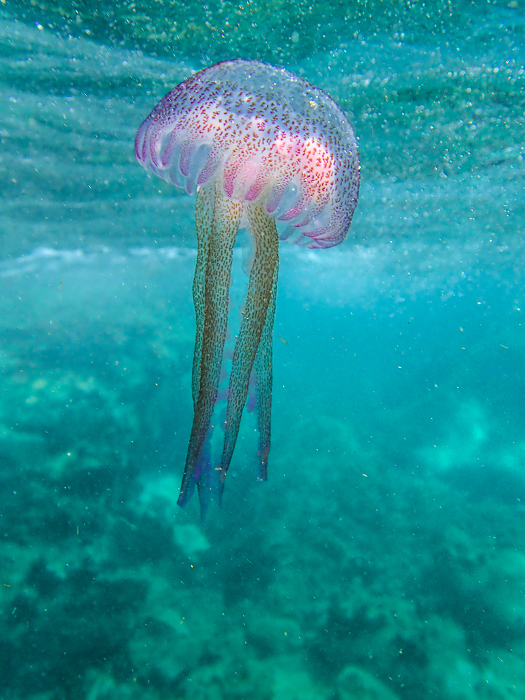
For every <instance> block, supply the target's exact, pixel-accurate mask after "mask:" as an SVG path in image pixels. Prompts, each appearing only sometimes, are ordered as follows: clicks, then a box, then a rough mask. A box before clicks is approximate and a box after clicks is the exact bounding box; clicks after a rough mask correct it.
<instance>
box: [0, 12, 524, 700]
mask: <svg viewBox="0 0 525 700" xmlns="http://www.w3.org/2000/svg"><path fill="white" fill-rule="evenodd" d="M107 4H108V3H105V6H107ZM449 5H450V7H452V8H454V7H456V5H457V8H458V9H457V14H456V15H455V16H451V17H449V24H446V26H443V27H441V29H440V31H438V29H439V22H444V20H443V16H444V15H443V14H442V10H443V7H444V5H442V4H439V3H436V4H435V11H436V15H435V17H434V16H433V15H432V3H430V4H429V3H427V7H430V10H429V13H430V14H428V21H427V24H426V25H425V26H423V25H421V27H423V28H421V27H420V25H419V24H418V23H417V22H416V23H415V25H410V26H409V27H408V28H407V30H406V33H405V32H404V31H403V26H402V18H401V20H399V17H398V18H397V20H396V21H397V24H396V25H395V27H394V26H393V27H389V25H388V21H387V20H385V22H384V23H383V24H382V25H381V26H379V25H378V24H377V23H376V24H374V25H373V31H372V29H370V30H369V31H368V33H367V17H366V16H364V17H363V16H362V17H360V20H359V26H358V30H356V31H353V27H352V24H351V22H350V21H348V22H347V23H346V24H344V23H343V24H341V25H340V26H339V28H338V29H337V28H335V29H334V27H333V26H331V27H330V28H329V31H328V30H327V37H328V38H326V42H325V43H326V46H323V41H321V40H320V41H319V42H318V43H317V44H316V45H315V50H314V51H313V53H312V52H310V53H309V52H308V51H303V53H301V52H299V51H298V49H297V47H298V46H299V47H300V46H301V42H304V41H305V38H304V33H303V32H304V27H305V26H307V21H308V22H311V23H313V24H312V26H314V25H315V12H314V14H313V16H312V15H311V14H310V15H309V16H308V18H307V20H305V24H304V25H301V31H300V32H295V35H294V34H292V33H291V29H290V31H289V32H288V33H289V35H290V36H289V42H290V43H289V46H290V52H289V54H286V52H284V53H281V54H275V55H273V54H272V47H271V46H270V47H269V48H268V52H269V53H268V54H264V52H262V49H260V47H259V48H258V46H259V45H256V42H255V39H254V42H255V43H254V44H253V46H251V47H250V48H247V49H246V50H247V51H248V53H249V52H250V51H251V52H252V53H249V55H250V56H252V55H253V54H254V52H255V54H256V55H257V56H258V57H260V58H263V59H264V60H272V59H274V60H275V61H277V62H278V60H279V58H280V60H281V62H286V64H287V65H288V67H290V68H293V69H294V70H296V71H297V72H300V73H301V74H302V75H304V76H305V77H307V78H309V79H310V80H312V81H313V82H315V83H316V84H318V85H319V86H320V87H323V88H324V89H326V90H328V91H329V92H330V93H331V94H332V95H333V96H334V97H335V98H336V99H337V100H338V101H339V102H340V103H341V105H342V106H343V108H344V109H345V110H346V112H347V114H348V115H349V116H350V118H351V119H352V122H353V123H354V125H355V128H356V133H357V134H358V137H359V143H360V149H361V155H362V162H363V171H362V177H363V183H362V190H361V199H360V204H359V207H358V211H357V213H356V216H355V220H354V223H353V225H352V229H351V235H350V236H349V239H348V241H347V242H345V243H344V244H343V245H342V246H340V247H339V248H338V249H332V250H328V251H321V252H315V253H314V252H312V251H308V250H306V249H299V248H296V247H293V246H290V245H287V244H282V247H281V274H280V282H279V291H278V302H277V315H276V321H275V333H274V394H273V397H274V409H273V444H272V451H271V455H270V466H269V478H268V482H267V483H257V482H256V480H255V477H254V473H253V454H254V450H255V440H254V424H253V419H252V417H251V416H250V415H246V416H245V417H244V420H243V426H242V429H241V435H240V439H239V443H238V445H237V449H236V452H235V456H234V460H233V462H232V466H231V468H230V471H229V473H228V478H227V484H226V491H225V497H224V502H223V507H222V510H221V511H219V509H218V508H216V507H214V508H212V509H211V510H210V512H209V514H208V517H207V520H206V522H205V523H202V522H201V521H200V517H199V510H198V502H197V498H196V497H194V498H193V500H192V501H191V502H190V504H189V505H188V506H187V507H186V508H185V509H180V508H178V507H177V506H176V498H177V495H178V487H179V484H180V478H181V474H182V467H183V463H184V457H185V451H186V445H187V439H188V435H189V431H190V427H191V420H192V405H191V362H192V353H193V339H194V317H193V307H192V300H191V283H192V274H193V267H194V263H195V237H194V231H193V207H194V201H193V200H192V199H190V198H188V197H185V196H183V195H181V194H178V193H176V192H175V191H174V190H173V188H169V187H168V186H167V185H166V184H165V183H163V182H160V181H158V180H154V179H153V178H151V177H148V176H147V175H146V173H145V172H144V171H143V170H142V169H141V168H140V167H139V166H138V165H137V164H136V163H135V162H134V159H133V152H132V144H133V137H134V133H135V131H136V129H137V127H138V126H139V124H140V122H141V120H142V119H143V118H144V117H145V116H146V115H147V114H148V112H149V110H150V109H151V108H152V107H153V106H154V105H155V104H156V102H157V101H158V99H160V97H161V96H162V95H163V94H164V93H165V92H166V91H167V90H168V89H169V88H170V87H172V86H173V85H174V84H176V83H177V82H178V81H179V80H182V79H183V78H184V77H186V76H187V75H189V74H190V72H191V71H192V70H195V69H197V68H199V67H201V66H202V65H205V63H206V61H207V60H208V62H211V61H212V60H218V59H219V58H225V57H227V55H229V54H228V44H227V42H226V39H224V33H223V34H222V37H223V43H222V44H220V45H219V46H218V48H217V50H216V52H215V53H213V52H212V50H211V48H210V46H211V45H212V43H210V42H211V40H209V41H208V43H207V44H205V47H206V51H207V53H205V55H200V54H199V53H198V51H197V49H195V51H194V52H193V53H191V52H190V49H189V48H188V46H190V45H188V46H186V44H185V45H184V46H182V45H181V46H182V48H180V51H179V54H177V55H176V56H175V57H174V58H173V57H171V58H170V57H169V56H167V55H166V54H167V53H168V52H167V51H164V52H162V51H161V50H160V48H161V47H160V44H159V46H156V44H155V42H156V41H157V42H161V39H162V33H161V30H159V31H158V32H157V33H155V27H152V29H151V30H148V31H150V35H149V39H148V41H149V44H147V46H146V47H145V50H142V49H140V50H139V49H137V48H136V44H134V43H133V42H134V41H138V40H137V39H136V37H135V39H134V38H133V37H132V38H129V37H128V39H129V41H128V42H127V43H126V41H124V40H122V41H121V40H120V39H119V40H118V41H117V40H116V39H115V40H113V39H111V37H110V38H109V39H108V38H107V37H104V36H103V33H102V30H100V34H99V35H97V33H96V29H97V27H96V26H95V25H91V24H89V17H87V16H86V13H84V16H82V13H81V14H79V13H78V10H75V7H76V5H75V3H71V2H70V3H66V6H65V10H64V15H63V16H66V17H69V18H71V16H73V15H74V12H75V11H76V12H77V15H78V17H80V20H75V19H73V20H71V22H70V24H67V26H66V24H64V27H65V28H64V27H62V30H61V31H58V30H57V26H58V25H57V22H56V21H55V19H56V17H55V15H53V17H55V19H53V21H51V20H50V21H49V22H47V21H46V20H47V18H48V15H49V17H51V14H50V13H51V11H50V10H46V8H45V6H42V5H38V4H37V3H33V4H32V5H31V6H30V5H29V3H27V8H29V9H27V8H25V7H24V3H21V2H18V3H13V4H12V5H9V2H7V3H3V5H2V12H3V14H2V16H1V19H0V40H1V42H0V48H1V51H0V90H1V98H2V99H1V101H0V105H1V106H0V138H1V140H2V147H1V151H0V179H1V181H2V183H3V184H2V192H1V196H2V205H1V209H0V235H1V241H0V253H1V259H0V328H1V335H0V337H1V341H2V342H1V360H2V361H1V368H2V386H1V389H2V391H1V402H0V462H1V468H0V485H1V487H0V578H1V580H0V592H1V596H2V597H1V609H0V697H1V698H2V700H15V699H16V700H22V699H23V700H26V699H27V700H62V699H68V700H69V699H70V698H71V699H77V698H78V699H82V700H83V699H84V698H85V699H86V700H102V699H104V700H105V699H108V700H109V699H110V698H111V699H112V700H113V699H115V698H118V699H120V698H130V699H135V698H137V699H140V700H142V699H144V700H168V699H169V700H175V699H176V700H185V699H192V700H193V699H195V700H219V699H222V698H224V699H230V698H231V699H235V700H248V699H250V700H310V699H311V700H314V699H315V700H358V699H359V700H395V699H396V698H397V699H401V698H407V699H410V700H430V699H432V700H433V699H438V698H439V699H443V700H445V699H446V700H474V699H476V700H480V699H487V700H488V699H497V700H508V699H509V700H510V699H511V698H523V697H524V696H525V597H524V593H525V531H524V521H525V478H524V462H525V435H524V419H525V402H524V397H525V392H524V390H525V373H524V356H525V338H524V325H525V321H523V309H524V306H523V305H525V300H523V301H522V287H523V281H524V278H523V272H522V269H523V267H522V266H523V254H524V246H523V241H522V235H523V228H524V225H523V222H524V207H523V184H524V176H523V152H524V141H523V133H524V131H523V121H524V119H523V114H524V102H525V100H524V97H523V94H524V93H523V91H524V85H523V82H524V71H523V59H524V57H525V52H524V50H523V48H522V47H523V34H524V27H525V23H524V19H523V14H522V11H523V5H522V3H521V2H513V3H508V4H507V3H501V4H498V3H494V4H492V5H489V6H488V7H489V9H487V10H486V11H485V10H484V11H483V12H478V14H476V12H474V11H471V10H472V7H470V6H469V4H468V3H463V4H460V3H457V4H456V5H454V3H452V4H450V3H449ZM151 6H152V7H153V8H154V3H152V4H151ZM224 6H225V5H224ZM248 6H249V3H248V4H247V5H246V6H245V7H244V9H243V8H242V7H240V6H239V7H240V10H239V13H238V16H239V17H241V19H242V18H243V17H244V15H243V12H244V13H245V14H246V12H248V10H247V9H246V7H248ZM126 7H127V6H126ZM129 7H131V8H134V7H135V6H134V5H130V6H129ZM228 7H229V8H230V10H231V8H232V4H231V3H230V4H229V5H228ZM279 7H280V11H281V12H282V13H285V19H286V8H284V7H281V6H279ZM301 7H302V6H301ZM320 7H323V8H325V10H324V11H325V14H324V15H323V17H324V16H325V15H326V6H325V5H322V6H320ZM337 7H339V9H340V6H337ZM392 7H393V6H392ZM21 8H22V9H21ZM35 8H36V9H35ZM72 8H73V9H72ZM26 9H27V12H26ZM299 9H300V8H299ZM175 10H176V8H175V9H173V8H172V9H171V11H175ZM438 10H439V12H438ZM144 11H145V10H144ZM319 11H321V10H319ZM130 12H131V10H130ZM152 12H153V11H152ZM440 12H441V14H439V13H440ZM462 12H463V15H462V14H461V13H462ZM31 13H33V14H31ZM38 13H39V14H38ZM68 13H69V14H68ZM55 14H56V13H55ZM57 16H58V15H57ZM164 16H165V13H164V14H163V15H162V17H164ZM160 17H161V15H160V14H157V15H153V14H152V19H151V22H154V20H155V18H157V20H158V22H160V21H161V19H159V18H160ZM196 17H197V19H195V20H194V25H192V26H193V27H195V26H196V27H197V29H198V28H199V27H200V26H201V25H199V19H198V16H197V15H196ZM383 19H384V18H383ZM434 20H436V21H435V22H434V24H432V22H433V21H434ZM437 20H439V22H438V21H437ZM57 21H58V20H57ZM144 21H145V20H144ZM162 21H164V19H162ZM188 21H189V20H188ZM192 21H193V20H192ZM239 21H241V20H239ZM261 21H262V22H263V25H264V21H265V20H264V18H263V20H261ZM267 21H270V20H267ZM371 21H372V20H370V22H371ZM400 21H401V25H400V24H399V22H400ZM407 22H408V20H407ZM83 23H84V24H83ZM284 24H285V25H286V22H284ZM97 26H98V25H97ZM123 26H124V25H123ZM163 26H164V25H163ZM202 26H204V25H202ZM246 26H250V25H249V23H248V24H246V22H245V23H244V24H242V26H241V29H240V31H244V32H247V31H248V30H247V29H246ZM414 26H415V27H416V28H415V29H414ZM71 27H73V28H75V27H76V30H75V31H73V29H71ZM86 27H87V29H86ZM90 27H91V29H90ZM433 27H434V28H435V27H437V28H438V29H435V31H434V29H433ZM454 28H456V29H457V31H456V32H455V33H454V31H453V30H454ZM59 29H60V27H59ZM66 29H67V31H66ZM161 29H162V27H161ZM292 29H293V27H292ZM68 31H71V36H69V34H68V33H67V32H68ZM122 31H123V32H124V30H122ZM162 31H164V30H163V29H162ZM191 31H193V32H194V33H195V34H196V33H197V30H196V29H192V30H191ZM204 31H205V30H203V32H204ZM209 31H210V32H211V29H210V30H209ZM283 31H285V32H286V31H288V29H286V27H285V29H283ZM188 32H189V34H187V35H186V34H184V36H186V37H188V36H190V34H191V32H190V30H188ZM330 32H331V33H330ZM337 32H339V35H338V36H335V34H336V33H337ZM381 32H382V33H381ZM418 32H419V33H418ZM462 32H463V33H462ZM120 36H121V35H119V37H120ZM180 36H181V37H182V36H183V35H182V34H181V35H180ZM203 36H204V34H203ZM206 36H207V35H206ZM159 37H160V38H159ZM124 38H125V37H124ZM190 38H191V36H190ZM248 38H249V37H248ZM208 39H209V37H208ZM181 41H183V39H181ZM188 41H189V40H188ZM236 41H237V43H236V44H235V45H234V47H233V48H232V49H231V50H232V51H235V55H239V52H240V51H241V49H240V48H239V47H240V46H241V44H242V42H241V41H240V39H239V37H238V35H237V40H236ZM275 41H276V45H277V39H276V40H275ZM270 43H271V42H270ZM254 47H255V48H254ZM155 48H157V50H155ZM281 48H282V47H281ZM296 49H297V50H296ZM275 50H277V49H275ZM294 51H295V53H294ZM184 52H186V54H185V53H184ZM221 52H222V53H221ZM257 52H259V53H257ZM261 52H262V53H261ZM239 259H240V252H239V253H238V254H236V260H237V262H236V270H235V275H234V277H235V280H236V282H235V284H236V285H237V284H238V282H239V280H240V279H241V278H242V272H241V271H240V264H239ZM236 290H237V287H234V292H236ZM522 304H523V305H522ZM522 324H523V325H522Z"/></svg>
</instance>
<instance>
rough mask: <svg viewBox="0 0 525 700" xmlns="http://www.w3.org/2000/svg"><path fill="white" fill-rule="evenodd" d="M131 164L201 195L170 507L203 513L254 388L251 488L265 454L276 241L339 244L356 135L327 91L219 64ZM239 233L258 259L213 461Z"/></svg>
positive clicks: (174, 94) (164, 111)
mask: <svg viewBox="0 0 525 700" xmlns="http://www.w3.org/2000/svg"><path fill="white" fill-rule="evenodd" d="M135 154H136V156H137V159H138V161H139V162H140V163H141V164H142V165H143V166H144V167H145V168H146V169H148V170H150V171H151V172H153V173H154V174H155V175H158V176H159V177H162V178H163V179H165V180H166V181H167V182H170V183H172V184H173V185H175V186H176V187H178V188H180V189H183V190H184V191H185V192H187V193H188V194H193V193H194V192H197V206H196V229H197V240H198V253H197V264H196V270H195V278H194V284H193V297H194V303H195V312H196V321H197V331H196V340H195V354H194V360H193V380H192V391H193V402H194V420H193V426H192V431H191V436H190V440H189V446H188V454H187V458H186V466H185V470H184V476H183V479H182V485H181V491H180V495H179V500H178V503H179V504H180V505H185V503H186V502H187V501H188V499H189V497H190V496H191V494H192V492H193V490H194V488H195V485H197V487H198V490H199V497H200V502H201V512H202V513H204V512H205V510H206V507H207V503H208V501H209V499H210V496H211V495H212V494H213V493H215V494H216V496H217V499H218V501H219V503H220V501H221V497H222V491H223V488H224V479H225V476H226V472H227V470H228V467H229V464H230V461H231V458H232V455H233V450H234V447H235V442H236V440H237V435H238V431H239V425H240V420H241V414H242V411H243V408H244V405H245V403H246V398H247V393H248V387H249V385H250V383H251V384H252V385H255V394H256V413H257V426H258V431H259V445H258V452H257V461H258V477H259V478H260V479H262V480H265V479H266V470H267V461H268V453H269V450H270V412H271V394H272V388H271V386H272V345H271V341H272V327H273V318H274V314H275V298H276V289H277V273H278V243H279V234H280V237H281V238H282V239H288V240H290V241H292V242H294V243H298V244H301V245H308V246H309V247H310V248H328V247H331V246H334V245H338V244H339V243H341V242H342V241H343V240H344V238H345V236H346V235H347V232H348V229H349V226H350V223H351V221H352V216H353V213H354V210H355V207H356V204H357V198H358V193H359V155H358V149H357V143H356V139H355V136H354V132H353V130H352V127H351V126H350V123H349V122H348V119H347V118H346V116H345V115H344V113H343V112H342V111H341V109H340V108H339V107H338V106H337V104H336V103H335V102H334V101H333V100H332V99H331V98H330V97H329V96H328V95H326V94H325V93H324V92H322V91H321V90H319V89H317V88H315V87H313V86H312V85H310V84H309V83H308V82H307V81H306V80H303V79H301V78H299V77H297V76H295V75H294V74H293V73H290V72H289V71H287V70H285V69H284V68H277V67H274V66H270V65H267V64H264V63H260V62H258V61H245V60H234V61H224V62H222V63H218V64H216V65H214V66H211V67H209V68H206V69H204V70H202V71H200V72H198V73H196V74H195V75H193V76H191V77H190V78H188V79H187V80H185V81H184V82H182V83H181V84H180V85H178V86H177V87H175V88H174V89H173V90H172V91H171V92H170V93H169V94H168V95H166V96H165V97H164V98H163V99H162V100H161V101H160V102H159V104H158V105H157V106H156V107H155V109H154V110H153V112H152V113H151V114H150V116H149V117H148V118H147V119H146V120H145V121H144V123H143V124H142V125H141V127H140V128H139V130H138V133H137V136H136V140H135ZM240 226H246V228H247V229H248V231H249V233H250V235H251V238H252V243H253V248H254V255H253V260H252V262H251V266H250V279H249V283H248V291H247V297H246V304H245V308H244V313H243V316H242V320H241V324H240V329H239V333H238V337H237V341H236V345H235V349H234V352H233V358H232V366H231V372H230V378H229V388H228V392H227V397H228V399H227V400H228V403H227V407H226V418H225V421H224V445H223V449H222V455H221V458H220V462H219V464H218V465H217V466H215V467H214V466H213V465H212V463H211V457H210V450H209V436H210V431H211V419H212V414H213V410H214V407H215V403H216V401H217V396H218V387H219V379H220V375H221V367H222V361H223V354H224V345H225V339H226V330H227V325H228V302H229V291H228V288H229V284H230V270H231V264H232V256H233V245H234V242H235V237H236V235H237V231H238V229H239V227H240Z"/></svg>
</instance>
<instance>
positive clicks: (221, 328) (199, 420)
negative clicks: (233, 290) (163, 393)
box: [178, 185, 242, 512]
mask: <svg viewBox="0 0 525 700" xmlns="http://www.w3.org/2000/svg"><path fill="white" fill-rule="evenodd" d="M199 196H200V191H199ZM202 200H203V201H202V205H201V206H202V213H203V219H202V220H201V222H200V223H201V224H202V226H203V227H204V228H205V226H206V222H207V221H208V218H207V214H205V209H206V203H207V204H208V206H209V205H210V202H211V200H209V199H207V195H205V194H203V195H202ZM241 214H242V202H241V201H239V200H237V199H233V198H229V197H227V196H226V195H225V194H224V193H223V192H222V189H221V187H220V185H216V187H215V201H214V207H213V219H212V222H211V233H210V235H209V243H208V253H207V255H206V254H205V252H204V251H202V254H201V255H200V258H199V256H198V263H200V264H201V267H200V268H199V267H198V269H197V271H196V281H195V283H194V293H196V294H200V295H201V297H200V298H195V308H196V313H197V335H196V345H195V353H196V354H198V355H199V357H198V358H197V359H194V369H193V391H194V397H195V395H196V396H197V398H196V401H195V415H194V417H193V426H192V429H191V436H190V441H189V445H188V454H187V457H186V466H185V468H184V475H183V477H182V485H181V489H180V494H179V499H178V504H179V505H181V506H183V505H185V504H186V503H187V501H188V499H189V498H190V496H191V494H192V492H193V489H194V487H195V484H197V486H198V489H199V498H200V501H201V512H204V510H205V508H206V505H207V502H208V500H209V490H210V488H211V486H210V482H211V474H210V473H209V472H210V470H211V466H210V462H209V458H208V456H207V453H206V451H205V450H204V449H203V448H204V447H205V445H206V441H207V438H208V437H209V432H210V429H211V418H212V415H213V410H214V407H215V402H216V399H217V392H218V386H219V378H220V372H221V364H222V356H223V351H224V342H225V340H226V329H227V324H228V306H229V304H228V302H229V286H230V276H231V266H232V257H233V245H234V243H235V237H236V235H237V230H238V228H239V224H240V220H241ZM201 234H202V240H203V245H205V241H206V240H208V237H207V236H206V234H205V231H204V230H203V231H201ZM199 246H201V239H199ZM204 269H205V272H204V275H203V270H204ZM202 292H204V294H203V296H204V314H202V311H203V308H202ZM199 314H200V316H199ZM194 400H195V398H194Z"/></svg>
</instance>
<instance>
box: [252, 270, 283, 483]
mask: <svg viewBox="0 0 525 700" xmlns="http://www.w3.org/2000/svg"><path fill="white" fill-rule="evenodd" d="M278 274H279V261H277V264H276V266H275V269H274V273H273V286H272V293H271V297H270V304H269V305H268V311H267V313H266V321H265V323H264V328H263V332H262V334H261V340H260V341H259V347H258V349H257V354H256V356H255V365H254V371H255V396H256V410H257V429H258V431H259V444H258V449H257V479H258V480H259V481H266V475H267V471H268V455H269V453H270V437H271V435H270V433H271V412H272V384H273V372H272V364H273V352H272V341H273V321H274V318H275V300H276V297H277V277H278Z"/></svg>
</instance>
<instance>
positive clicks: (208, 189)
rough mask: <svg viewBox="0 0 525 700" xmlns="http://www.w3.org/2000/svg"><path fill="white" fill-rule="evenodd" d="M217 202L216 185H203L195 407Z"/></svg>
mask: <svg viewBox="0 0 525 700" xmlns="http://www.w3.org/2000/svg"><path fill="white" fill-rule="evenodd" d="M214 204H215V186H213V185H212V186H203V187H201V188H200V189H199V192H198V194H197V206H196V210H195V225H196V228H197V263H196V265H195V276H194V278H193V303H194V305H195V320H196V323H197V331H196V333H195V351H194V353H193V375H192V395H193V407H194V408H195V407H196V405H197V400H198V398H199V389H200V384H201V359H202V339H203V335H204V320H205V293H206V269H207V265H208V254H209V250H210V238H211V232H212V224H213V210H214Z"/></svg>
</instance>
